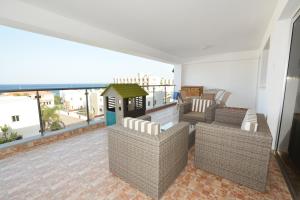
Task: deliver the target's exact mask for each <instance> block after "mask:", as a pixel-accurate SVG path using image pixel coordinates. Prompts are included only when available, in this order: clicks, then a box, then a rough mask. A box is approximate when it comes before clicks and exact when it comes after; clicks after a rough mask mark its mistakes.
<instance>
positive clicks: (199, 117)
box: [179, 102, 218, 124]
mask: <svg viewBox="0 0 300 200" xmlns="http://www.w3.org/2000/svg"><path fill="white" fill-rule="evenodd" d="M217 107H218V105H217V104H216V103H215V102H213V104H212V105H211V106H209V107H208V108H206V110H205V112H193V111H192V102H184V103H181V104H179V121H185V122H189V123H192V124H196V123H197V122H207V123H211V122H212V121H214V117H215V110H216V108H217Z"/></svg>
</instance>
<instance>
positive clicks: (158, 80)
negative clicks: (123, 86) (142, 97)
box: [113, 73, 173, 86]
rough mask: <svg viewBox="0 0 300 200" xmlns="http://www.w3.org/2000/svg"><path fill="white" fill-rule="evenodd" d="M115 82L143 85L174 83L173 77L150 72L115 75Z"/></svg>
mask: <svg viewBox="0 0 300 200" xmlns="http://www.w3.org/2000/svg"><path fill="white" fill-rule="evenodd" d="M113 82H114V83H137V84H139V85H141V86H143V85H171V84H173V79H167V78H163V77H158V76H153V75H150V74H140V73H138V74H137V75H133V76H122V77H115V78H114V79H113Z"/></svg>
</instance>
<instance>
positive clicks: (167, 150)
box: [108, 122, 189, 199]
mask: <svg viewBox="0 0 300 200" xmlns="http://www.w3.org/2000/svg"><path fill="white" fill-rule="evenodd" d="M188 131H189V124H188V123H187V122H180V123H178V124H176V125H174V126H173V127H171V128H169V129H167V130H166V131H164V132H162V133H160V134H159V135H158V136H154V135H149V134H147V133H142V132H139V131H135V130H131V129H128V128H124V127H123V126H122V125H120V124H117V125H114V126H112V127H109V128H108V155H109V169H110V171H111V172H112V173H113V174H115V175H117V176H118V177H120V178H122V179H123V180H124V181H126V182H127V183H129V184H130V185H132V186H134V187H136V188H137V189H138V190H140V191H141V192H143V193H145V194H147V195H149V196H150V197H152V198H155V199H158V198H160V197H161V196H162V195H163V193H164V192H165V191H166V190H167V188H168V187H169V186H170V185H171V183H172V182H173V181H174V180H175V179H176V177H177V176H178V175H179V173H180V172H181V171H182V169H183V168H184V167H185V166H186V164H187V158H188V138H189V135H188Z"/></svg>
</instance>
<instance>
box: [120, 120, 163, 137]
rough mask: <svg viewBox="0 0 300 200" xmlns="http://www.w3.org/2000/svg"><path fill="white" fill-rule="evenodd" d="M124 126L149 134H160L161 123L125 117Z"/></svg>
mask: <svg viewBox="0 0 300 200" xmlns="http://www.w3.org/2000/svg"><path fill="white" fill-rule="evenodd" d="M123 126H124V127H125V128H129V129H131V130H135V131H139V132H142V133H148V134H149V135H158V134H159V133H160V124H159V123H155V122H149V121H146V120H141V119H136V118H131V117H125V118H124V119H123Z"/></svg>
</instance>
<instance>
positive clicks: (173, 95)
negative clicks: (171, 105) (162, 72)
mask: <svg viewBox="0 0 300 200" xmlns="http://www.w3.org/2000/svg"><path fill="white" fill-rule="evenodd" d="M175 87H176V86H175V85H174V86H173V97H172V98H173V101H176V99H174V97H175Z"/></svg>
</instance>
